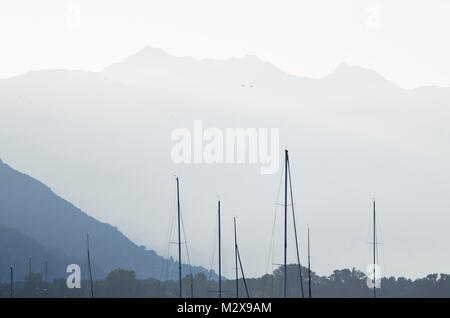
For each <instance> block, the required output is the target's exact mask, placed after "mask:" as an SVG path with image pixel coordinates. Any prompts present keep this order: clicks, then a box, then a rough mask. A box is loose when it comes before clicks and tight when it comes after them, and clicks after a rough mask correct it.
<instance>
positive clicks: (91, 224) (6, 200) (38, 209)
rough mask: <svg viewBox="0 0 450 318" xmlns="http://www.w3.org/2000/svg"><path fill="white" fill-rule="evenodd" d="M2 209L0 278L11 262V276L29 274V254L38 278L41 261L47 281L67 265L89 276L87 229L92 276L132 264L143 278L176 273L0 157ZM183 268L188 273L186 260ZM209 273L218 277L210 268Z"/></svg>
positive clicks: (63, 273)
mask: <svg viewBox="0 0 450 318" xmlns="http://www.w3.org/2000/svg"><path fill="white" fill-rule="evenodd" d="M0 211H1V213H0V238H1V240H0V244H1V245H0V250H1V252H2V257H1V262H0V265H1V268H0V281H9V266H10V265H13V267H14V271H15V274H14V277H15V279H16V280H23V278H24V277H25V275H27V274H28V257H29V256H31V257H32V265H33V264H34V266H32V271H33V273H41V274H42V279H44V275H45V274H44V262H45V261H47V262H48V279H49V280H52V279H54V278H61V277H66V276H67V275H68V274H67V273H66V267H67V265H69V264H78V265H80V267H81V269H82V274H83V278H84V279H87V257H86V255H87V249H86V233H90V251H91V255H92V262H93V263H94V265H93V277H94V279H104V278H105V277H106V275H107V274H108V273H109V272H110V271H112V270H113V269H116V268H127V269H132V270H134V271H135V272H136V275H137V276H138V277H142V278H148V277H152V278H157V279H176V277H178V265H177V264H178V263H176V264H175V262H174V261H173V260H171V259H170V260H164V259H163V258H162V257H161V256H159V255H157V254H156V253H155V252H154V251H153V250H147V249H146V248H145V247H144V246H137V245H136V244H134V243H133V242H131V241H130V240H129V239H128V238H126V237H125V236H124V235H123V234H122V233H120V232H119V231H118V230H117V228H115V227H113V226H111V225H109V224H106V223H101V222H99V221H97V220H95V219H94V218H92V217H90V216H88V215H87V214H86V213H84V212H83V211H81V210H79V209H78V208H76V207H75V206H73V205H72V204H71V203H69V202H67V201H65V200H63V199H61V198H60V197H58V196H57V195H56V194H54V193H53V192H52V191H51V189H50V188H48V187H47V186H46V185H44V184H42V183H41V182H39V181H37V180H35V179H33V178H31V177H29V176H27V175H25V174H22V173H19V172H17V171H15V170H13V169H11V168H10V167H9V166H8V165H6V164H5V163H3V162H2V161H1V160H0ZM5 225H6V226H5ZM183 272H184V275H187V274H189V273H190V270H189V268H188V266H187V265H184V266H183ZM192 272H193V273H194V274H195V273H198V272H204V273H205V274H208V271H207V270H205V269H204V268H200V267H193V268H192ZM208 276H210V277H212V278H216V277H215V274H213V273H212V275H208Z"/></svg>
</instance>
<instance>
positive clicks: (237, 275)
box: [233, 217, 239, 298]
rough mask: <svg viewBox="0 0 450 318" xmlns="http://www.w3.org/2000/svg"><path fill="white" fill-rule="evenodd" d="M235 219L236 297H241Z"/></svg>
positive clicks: (234, 219)
mask: <svg viewBox="0 0 450 318" xmlns="http://www.w3.org/2000/svg"><path fill="white" fill-rule="evenodd" d="M233 221H234V257H235V265H236V298H239V269H238V246H237V235H236V217H234V218H233Z"/></svg>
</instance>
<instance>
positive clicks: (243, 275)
mask: <svg viewBox="0 0 450 318" xmlns="http://www.w3.org/2000/svg"><path fill="white" fill-rule="evenodd" d="M237 254H238V259H239V265H240V267H241V273H242V280H243V281H244V287H245V293H246V294H247V298H250V294H249V293H248V287H247V280H246V279H245V274H244V268H243V267H242V261H241V254H240V253H239V248H238V249H237Z"/></svg>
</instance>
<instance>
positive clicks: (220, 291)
mask: <svg viewBox="0 0 450 318" xmlns="http://www.w3.org/2000/svg"><path fill="white" fill-rule="evenodd" d="M217 215H218V222H219V298H222V251H221V246H220V245H221V237H220V200H219V201H217Z"/></svg>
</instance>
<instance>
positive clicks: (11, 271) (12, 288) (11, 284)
mask: <svg viewBox="0 0 450 318" xmlns="http://www.w3.org/2000/svg"><path fill="white" fill-rule="evenodd" d="M9 269H10V277H9V279H10V280H9V282H10V285H9V297H11V298H13V297H14V286H13V282H14V278H13V274H14V268H13V266H12V265H11V266H10V267H9Z"/></svg>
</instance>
